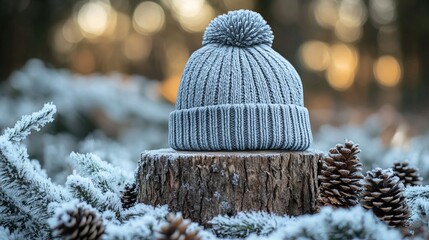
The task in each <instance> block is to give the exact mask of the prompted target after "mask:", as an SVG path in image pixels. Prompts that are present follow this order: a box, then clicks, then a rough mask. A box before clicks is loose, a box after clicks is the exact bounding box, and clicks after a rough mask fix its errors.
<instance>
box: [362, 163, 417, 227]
mask: <svg viewBox="0 0 429 240" xmlns="http://www.w3.org/2000/svg"><path fill="white" fill-rule="evenodd" d="M403 190H404V184H402V182H401V181H400V180H399V177H397V176H395V175H394V173H393V171H392V170H391V169H390V168H389V169H385V170H382V169H381V168H376V169H374V170H372V171H369V172H368V174H367V176H366V177H365V184H364V190H363V192H362V199H361V203H362V206H363V207H364V208H366V209H371V210H372V211H373V212H374V214H375V215H376V216H377V217H378V218H379V219H381V220H382V221H384V222H386V223H387V224H388V225H389V226H392V227H402V226H405V224H406V221H407V219H408V218H409V210H408V205H407V203H406V201H405V197H404V195H403Z"/></svg>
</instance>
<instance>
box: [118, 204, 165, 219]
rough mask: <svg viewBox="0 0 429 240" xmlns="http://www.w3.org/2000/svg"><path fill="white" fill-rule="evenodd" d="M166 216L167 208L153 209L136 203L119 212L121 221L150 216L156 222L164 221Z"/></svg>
mask: <svg viewBox="0 0 429 240" xmlns="http://www.w3.org/2000/svg"><path fill="white" fill-rule="evenodd" d="M167 214H168V206H167V205H163V206H158V207H154V206H151V205H146V204H143V203H138V204H136V205H134V206H132V207H130V208H128V209H126V210H124V211H122V212H121V220H123V221H127V220H130V219H133V218H138V217H143V216H145V215H150V216H152V217H154V218H155V219H157V220H162V219H165V218H166V216H167Z"/></svg>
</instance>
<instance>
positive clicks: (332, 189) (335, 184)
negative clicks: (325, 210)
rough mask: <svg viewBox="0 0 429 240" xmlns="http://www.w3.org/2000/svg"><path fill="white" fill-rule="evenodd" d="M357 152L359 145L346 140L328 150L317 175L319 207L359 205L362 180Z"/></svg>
mask: <svg viewBox="0 0 429 240" xmlns="http://www.w3.org/2000/svg"><path fill="white" fill-rule="evenodd" d="M359 152H360V150H359V145H357V144H354V143H353V142H352V141H348V140H346V141H345V144H344V145H341V144H337V146H336V147H335V148H332V149H331V150H329V154H328V156H326V157H325V158H324V159H323V162H322V170H321V174H320V175H319V182H320V198H319V201H320V203H321V205H331V206H334V207H351V206H355V205H357V204H358V203H359V201H358V195H359V193H360V192H361V190H362V183H361V180H362V179H363V175H362V164H361V163H360V162H359V158H358V156H357V154H358V153H359Z"/></svg>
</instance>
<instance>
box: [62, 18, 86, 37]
mask: <svg viewBox="0 0 429 240" xmlns="http://www.w3.org/2000/svg"><path fill="white" fill-rule="evenodd" d="M62 34H63V36H64V39H65V40H67V41H68V42H69V43H78V42H79V41H80V40H82V39H83V35H82V33H81V32H80V30H79V26H78V25H77V24H76V22H75V21H73V19H69V20H67V21H66V22H65V23H64V25H63V27H62Z"/></svg>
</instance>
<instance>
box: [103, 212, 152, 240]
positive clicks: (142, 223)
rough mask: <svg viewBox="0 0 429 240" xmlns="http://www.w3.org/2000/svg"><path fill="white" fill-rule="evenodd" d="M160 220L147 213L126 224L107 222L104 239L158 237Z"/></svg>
mask: <svg viewBox="0 0 429 240" xmlns="http://www.w3.org/2000/svg"><path fill="white" fill-rule="evenodd" d="M159 225H160V222H159V221H158V220H156V219H155V218H154V217H153V216H150V215H146V216H143V217H139V218H133V219H131V220H129V221H127V222H125V223H124V224H121V225H116V224H107V225H106V230H105V233H104V234H105V235H104V236H103V239H104V240H133V239H140V240H146V239H147V240H152V239H156V238H155V234H156V232H155V231H156V230H155V229H156V228H157V227H159Z"/></svg>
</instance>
